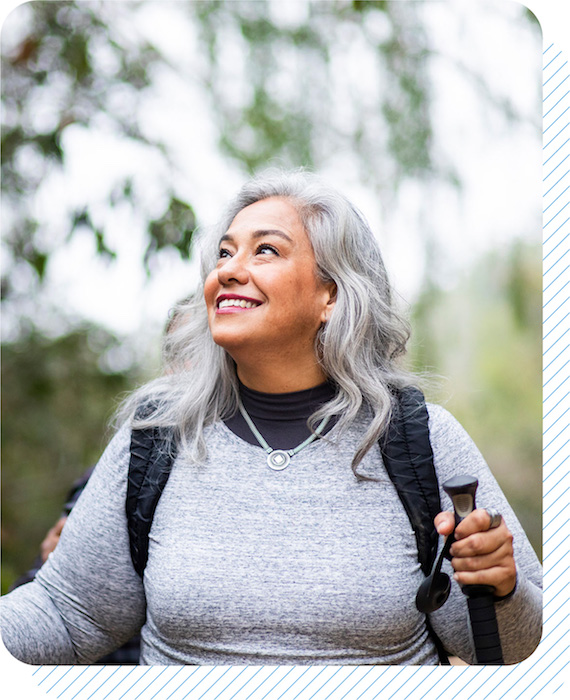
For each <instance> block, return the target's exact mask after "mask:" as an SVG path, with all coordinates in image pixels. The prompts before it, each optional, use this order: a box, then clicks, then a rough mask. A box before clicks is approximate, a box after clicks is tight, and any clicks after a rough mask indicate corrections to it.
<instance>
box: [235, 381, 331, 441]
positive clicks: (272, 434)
mask: <svg viewBox="0 0 570 700" xmlns="http://www.w3.org/2000/svg"><path fill="white" fill-rule="evenodd" d="M239 392H240V398H241V401H242V403H243V406H244V408H245V410H246V411H247V413H248V414H249V416H250V418H251V419H252V421H253V423H254V424H255V427H256V428H257V429H258V430H259V432H260V433H261V434H262V435H263V437H264V438H265V440H266V441H267V443H268V444H269V445H270V446H271V447H273V448H274V449H292V448H294V447H297V445H299V444H300V443H302V442H303V440H306V439H307V438H308V437H309V435H310V434H311V432H310V431H309V429H308V428H307V419H308V418H309V416H311V415H312V414H313V413H314V412H315V411H316V410H317V409H318V408H320V407H321V406H322V405H323V404H324V403H327V401H330V400H331V399H332V398H333V397H334V396H335V393H336V391H335V387H334V384H332V383H331V382H325V383H324V384H319V385H318V386H315V387H312V388H311V389H304V390H303V391H293V392H289V393H286V394H266V393H264V392H261V391H255V390H254V389H249V388H248V387H246V386H244V385H243V384H242V383H241V382H240V383H239ZM224 422H225V424H226V425H227V426H228V428H229V429H230V430H231V431H232V432H233V433H235V434H236V435H237V436H238V437H240V438H242V440H245V441H246V442H249V443H251V444H252V445H259V442H258V441H257V439H256V438H255V436H254V435H253V434H252V432H251V430H250V429H249V427H248V425H247V423H246V422H245V420H244V418H243V416H242V415H241V413H239V412H238V413H236V415H235V416H232V417H231V418H229V419H227V420H225V421H224ZM333 424H334V422H333V421H330V422H329V425H327V429H326V430H325V431H324V432H327V431H328V430H330V428H331V427H332V425H333Z"/></svg>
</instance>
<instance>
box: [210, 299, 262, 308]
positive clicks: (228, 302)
mask: <svg viewBox="0 0 570 700" xmlns="http://www.w3.org/2000/svg"><path fill="white" fill-rule="evenodd" d="M228 306H239V307H241V308H242V309H253V307H254V306H257V304H255V303H254V302H252V301H246V300H245V299H222V301H221V302H220V303H219V304H218V308H219V309H225V308H227V307H228Z"/></svg>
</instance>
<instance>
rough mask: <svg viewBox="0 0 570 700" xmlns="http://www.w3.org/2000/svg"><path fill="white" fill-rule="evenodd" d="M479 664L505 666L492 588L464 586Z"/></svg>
mask: <svg viewBox="0 0 570 700" xmlns="http://www.w3.org/2000/svg"><path fill="white" fill-rule="evenodd" d="M463 592H464V593H465V594H466V595H467V607H468V608H469V618H470V620H471V630H472V632H473V643H474V645H475V656H476V658H477V663H478V664H503V663H504V661H503V650H502V648H501V639H500V637H499V627H498V625H497V616H496V614H495V602H494V596H493V588H492V587H491V586H477V585H472V586H464V588H463Z"/></svg>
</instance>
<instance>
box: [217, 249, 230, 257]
mask: <svg viewBox="0 0 570 700" xmlns="http://www.w3.org/2000/svg"><path fill="white" fill-rule="evenodd" d="M230 257H231V255H230V251H229V250H228V249H227V248H220V250H219V252H218V258H230Z"/></svg>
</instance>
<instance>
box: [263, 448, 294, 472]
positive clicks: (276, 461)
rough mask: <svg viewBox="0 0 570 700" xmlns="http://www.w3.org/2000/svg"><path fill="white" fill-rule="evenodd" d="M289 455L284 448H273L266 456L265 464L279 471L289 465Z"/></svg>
mask: <svg viewBox="0 0 570 700" xmlns="http://www.w3.org/2000/svg"><path fill="white" fill-rule="evenodd" d="M290 461H291V457H289V455H288V454H287V452H285V451H284V450H273V452H271V453H270V454H269V455H268V456H267V466H268V467H270V468H271V469H273V470H274V471H276V472H280V471H281V470H282V469H285V467H287V466H288V465H289V462H290Z"/></svg>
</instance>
